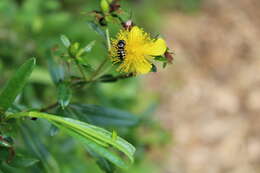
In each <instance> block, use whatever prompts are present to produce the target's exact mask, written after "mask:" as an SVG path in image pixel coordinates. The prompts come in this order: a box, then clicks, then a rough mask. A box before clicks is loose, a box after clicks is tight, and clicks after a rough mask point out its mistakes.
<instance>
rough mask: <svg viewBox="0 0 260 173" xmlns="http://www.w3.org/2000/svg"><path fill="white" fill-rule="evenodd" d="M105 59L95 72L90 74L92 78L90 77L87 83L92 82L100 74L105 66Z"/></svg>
mask: <svg viewBox="0 0 260 173" xmlns="http://www.w3.org/2000/svg"><path fill="white" fill-rule="evenodd" d="M107 60H108V59H107V58H105V59H104V60H103V61H102V62H101V64H100V65H99V66H98V68H97V70H96V71H95V72H94V73H93V74H92V76H91V77H90V79H89V81H90V82H92V81H93V80H94V79H95V77H96V76H97V75H98V74H99V73H100V71H101V70H102V68H103V67H104V66H105V64H106V62H107Z"/></svg>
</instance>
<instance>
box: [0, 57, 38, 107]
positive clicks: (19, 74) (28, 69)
mask: <svg viewBox="0 0 260 173" xmlns="http://www.w3.org/2000/svg"><path fill="white" fill-rule="evenodd" d="M35 62H36V60H35V58H31V59H29V60H28V61H26V62H25V63H24V64H23V65H22V66H21V67H20V68H18V70H17V71H16V72H15V74H14V75H13V76H12V77H11V79H10V80H9V81H8V82H7V84H6V85H5V87H4V88H3V90H2V92H1V93H0V112H5V111H6V110H7V109H8V108H9V107H11V105H12V104H13V102H14V101H15V99H16V97H17V96H18V95H19V94H20V93H21V91H22V89H23V88H24V86H25V84H26V83H27V81H28V79H29V77H30V75H31V73H32V71H33V68H34V67H35Z"/></svg>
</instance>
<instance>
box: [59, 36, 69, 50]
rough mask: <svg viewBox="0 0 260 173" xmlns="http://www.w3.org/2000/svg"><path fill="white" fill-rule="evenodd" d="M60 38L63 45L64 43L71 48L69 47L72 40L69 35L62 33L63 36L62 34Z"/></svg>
mask: <svg viewBox="0 0 260 173" xmlns="http://www.w3.org/2000/svg"><path fill="white" fill-rule="evenodd" d="M60 39H61V42H62V43H63V45H64V46H65V47H66V48H69V47H70V40H69V39H68V37H66V36H65V35H61V36H60Z"/></svg>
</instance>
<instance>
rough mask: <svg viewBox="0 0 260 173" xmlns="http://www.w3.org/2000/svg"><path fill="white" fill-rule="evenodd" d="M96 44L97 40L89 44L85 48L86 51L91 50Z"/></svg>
mask: <svg viewBox="0 0 260 173" xmlns="http://www.w3.org/2000/svg"><path fill="white" fill-rule="evenodd" d="M95 44H96V41H95V40H94V41H91V42H90V43H89V44H87V46H86V47H85V48H84V50H85V52H90V51H91V50H92V48H93V46H94V45H95Z"/></svg>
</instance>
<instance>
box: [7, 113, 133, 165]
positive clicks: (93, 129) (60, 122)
mask: <svg viewBox="0 0 260 173" xmlns="http://www.w3.org/2000/svg"><path fill="white" fill-rule="evenodd" d="M23 116H27V117H36V118H44V119H46V120H48V121H50V122H51V123H52V124H54V125H56V126H57V127H59V128H61V129H63V130H64V131H65V132H67V133H69V134H70V135H72V136H73V137H76V138H77V139H79V140H80V141H82V142H84V143H85V144H87V146H88V147H89V148H90V149H91V150H93V151H94V152H96V153H98V154H99V155H101V156H102V157H104V158H106V159H107V160H109V161H110V162H112V163H114V164H115V165H116V166H118V167H120V168H127V167H128V165H129V163H132V162H133V154H134V152H135V148H134V147H133V146H132V145H131V144H130V143H128V142H127V141H125V140H124V139H122V138H121V137H119V136H117V137H116V138H114V139H113V138H112V133H111V132H109V131H107V130H105V129H102V128H100V127H97V126H94V125H90V124H87V123H84V122H81V121H78V120H74V119H71V118H64V117H60V116H56V115H51V114H46V113H40V112H21V113H17V114H12V115H9V117H8V118H19V117H23ZM122 153H123V154H124V155H125V156H126V158H128V161H125V159H124V158H125V157H123V156H121V154H122Z"/></svg>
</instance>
